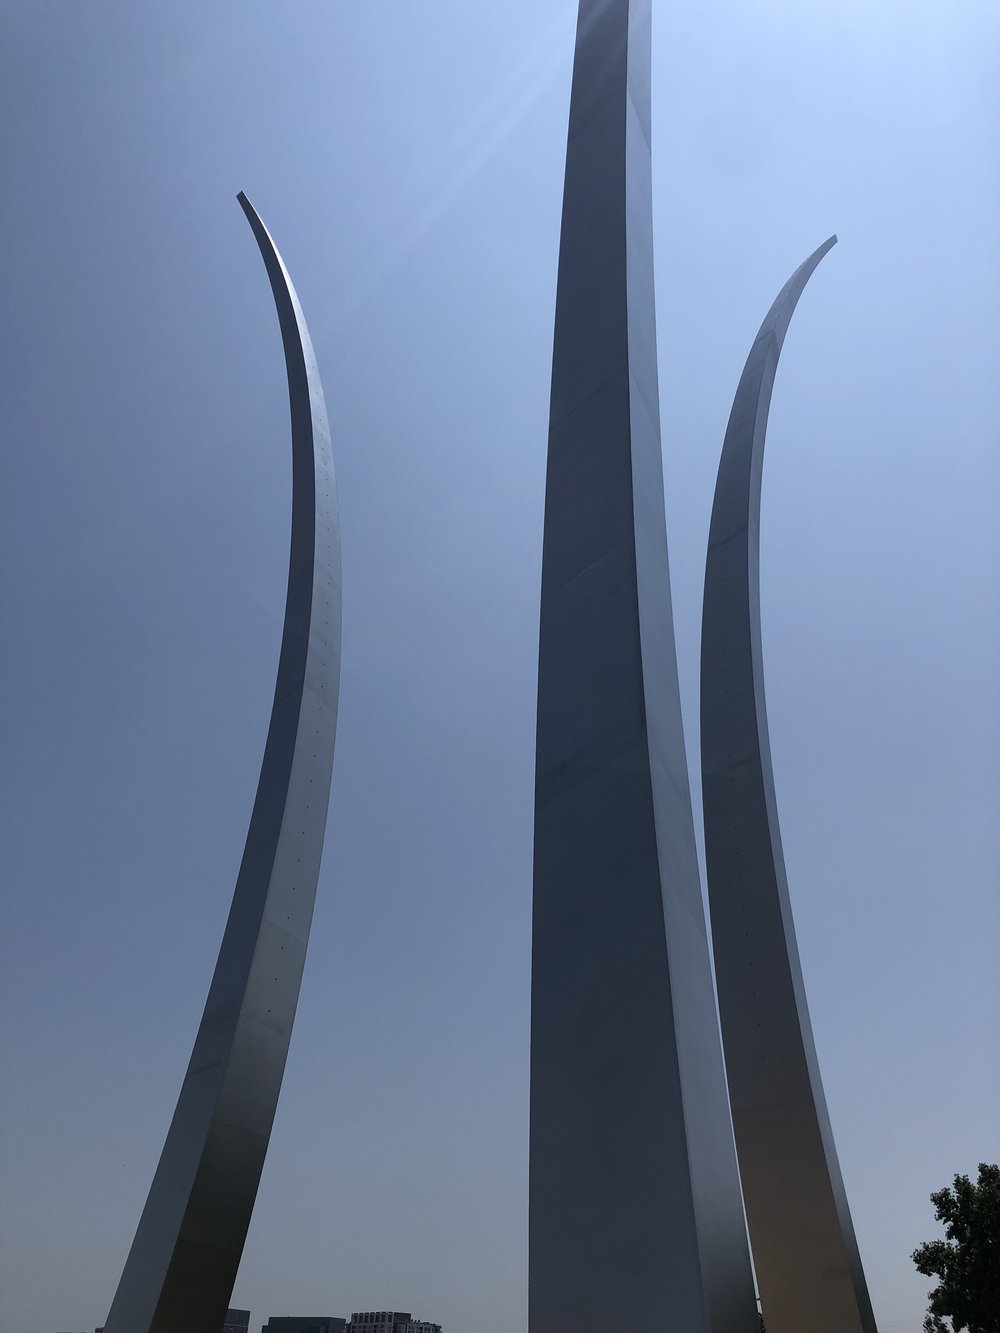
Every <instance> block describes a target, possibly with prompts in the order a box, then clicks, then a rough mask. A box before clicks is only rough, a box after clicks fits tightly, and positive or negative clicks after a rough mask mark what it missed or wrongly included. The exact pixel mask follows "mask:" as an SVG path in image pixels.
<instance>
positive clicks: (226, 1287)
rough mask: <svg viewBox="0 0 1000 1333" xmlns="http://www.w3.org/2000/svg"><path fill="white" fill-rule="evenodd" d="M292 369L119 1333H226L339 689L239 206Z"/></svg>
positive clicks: (312, 543) (312, 435)
mask: <svg viewBox="0 0 1000 1333" xmlns="http://www.w3.org/2000/svg"><path fill="white" fill-rule="evenodd" d="M239 201H240V203H241V205H242V206H243V211H244V212H245V213H246V215H247V218H248V219H249V222H250V226H251V227H252V228H253V232H254V236H255V237H256V239H257V244H258V246H259V247H260V252H261V255H262V256H263V259H264V264H265V267H266V268H267V274H268V277H269V279H270V281H271V290H272V292H273V295H274V301H275V305H276V306H277V311H278V321H279V323H280V326H281V339H282V343H283V345H284V351H285V364H286V368H287V371H288V395H289V402H290V407H291V425H292V536H291V554H290V559H289V568H288V595H287V600H286V604H285V624H284V631H283V633H282V639H281V656H280V659H279V662H278V680H277V684H276V686H275V691H274V706H273V709H272V712H271V723H270V727H269V729H268V733H267V742H266V745H265V749H264V760H263V764H262V766H261V772H260V781H259V783H258V786H257V796H256V800H255V801H254V807H253V814H252V816H251V819H250V829H249V832H248V833H247V841H246V849H245V851H244V853H243V862H242V865H241V866H240V872H239V876H238V878H237V881H236V889H235V891H234V893H233V902H232V907H231V909H230V912H229V921H228V923H227V925H226V931H225V935H224V936H223V940H222V947H221V949H220V950H219V960H218V962H217V963H216V966H215V975H214V976H213V978H212V985H211V989H210V990H209V994H208V1001H207V1003H206V1005H205V1012H204V1016H203V1017H202V1020H201V1026H200V1027H199V1029H198V1035H197V1037H196V1039H195V1044H194V1051H193V1053H192V1055H191V1062H190V1064H189V1065H188V1071H187V1074H186V1075H185V1078H184V1082H183V1084H182V1086H181V1092H180V1097H179V1098H178V1101H177V1108H176V1110H175V1111H174V1117H173V1120H172V1121H171V1124H170V1129H169V1131H168V1133H167V1139H166V1143H165V1144H164V1146H163V1152H162V1154H161V1156H160V1162H159V1166H158V1167H157V1169H156V1174H155V1175H154V1177H153V1183H152V1186H151V1188H150V1191H149V1197H148V1199H147V1200H146V1206H145V1208H144V1209H143V1213H142V1218H141V1219H140V1222H139V1228H138V1230H137V1232H136V1236H135V1240H134V1242H133V1244H132V1249H131V1251H130V1253H129V1256H128V1260H127V1262H126V1264H125V1270H124V1272H123V1273H122V1278H121V1282H120V1283H119V1286H118V1291H117V1294H116V1296H115V1299H114V1303H113V1305H112V1307H111V1313H110V1314H109V1315H108V1319H107V1322H106V1324H105V1326H104V1327H105V1333H219V1330H220V1329H221V1328H222V1324H223V1320H224V1318H225V1313H226V1308H227V1306H228V1304H229V1298H230V1295H231V1293H232V1288H233V1283H234V1282H235V1280H236V1271H237V1269H238V1267H239V1263H240V1257H241V1255H242V1253H243V1244H244V1241H245V1239H246V1234H247V1228H248V1227H249V1225H250V1215H251V1212H252V1211H253V1205H254V1199H255V1198H256V1195H257V1186H258V1184H259V1182H260V1175H261V1170H262V1168H263V1165H264V1155H265V1153H266V1151H267V1144H268V1139H269V1137H270V1134H271V1123H272V1121H273V1119H274V1111H275V1106H276V1105H277V1101H278V1092H279V1090H280V1087H281V1078H282V1074H283V1073H284V1068H285V1057H286V1055H287V1054H288V1042H289V1038H290V1036H291V1030H292V1021H293V1019H294V1017H295V1008H296V1004H297V1003H298V997H299V983H300V981H301V978H302V967H303V963H304V961H305V953H306V943H307V941H308V938H309V926H310V923H311V921H312V912H313V903H314V901H315V897H316V883H317V879H318V876H319V866H320V857H321V855H322V851H323V838H324V834H325V831H326V815H327V806H328V804H329V799H330V776H331V770H332V766H333V748H334V740H335V736H336V730H337V699H338V692H339V687H340V615H341V588H340V522H339V517H338V511H337V489H336V484H335V481H334V475H333V458H332V454H331V451H330V431H329V427H328V425H327V420H326V407H325V405H324V402H323V390H322V388H321V386H320V381H319V373H318V371H317V369H316V359H315V357H314V355H313V350H312V343H311V342H310V340H309V332H308V330H307V328H306V324H305V320H304V318H303V316H302V309H301V307H300V306H299V302H298V298H297V296H296V295H295V290H294V288H293V287H292V283H291V280H290V278H289V276H288V272H287V270H286V268H285V266H284V264H283V262H282V260H281V256H280V255H279V254H278V251H277V250H276V249H275V246H274V242H273V241H272V240H271V237H270V235H269V234H268V232H267V229H266V228H265V226H264V224H263V223H262V222H261V220H260V218H259V217H258V216H257V214H256V212H255V211H254V209H253V207H252V206H251V204H250V201H249V200H248V199H247V198H246V196H245V195H243V194H241V195H240V196H239Z"/></svg>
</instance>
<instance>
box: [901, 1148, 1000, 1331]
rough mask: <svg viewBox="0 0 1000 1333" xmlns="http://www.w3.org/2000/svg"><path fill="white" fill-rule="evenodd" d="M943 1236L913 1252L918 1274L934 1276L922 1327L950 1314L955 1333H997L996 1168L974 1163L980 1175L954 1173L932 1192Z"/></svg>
mask: <svg viewBox="0 0 1000 1333" xmlns="http://www.w3.org/2000/svg"><path fill="white" fill-rule="evenodd" d="M931 1203H933V1205H934V1216H935V1217H936V1218H937V1220H938V1221H939V1222H943V1223H944V1226H945V1237H946V1239H945V1240H931V1241H927V1242H926V1243H925V1244H923V1245H921V1246H919V1247H918V1248H917V1249H915V1250H914V1251H913V1262H914V1264H915V1265H916V1267H917V1272H918V1273H923V1274H924V1276H925V1277H936V1278H938V1279H939V1285H938V1286H937V1287H935V1288H934V1290H933V1291H932V1292H930V1293H929V1304H928V1321H927V1322H925V1325H924V1327H925V1328H928V1327H929V1328H931V1329H938V1328H940V1327H942V1326H941V1324H940V1323H939V1322H938V1321H940V1320H941V1319H942V1318H949V1319H950V1320H951V1323H952V1327H953V1328H954V1330H955V1333H961V1330H963V1329H968V1331H969V1333H1000V1166H997V1165H995V1164H994V1165H992V1166H991V1165H988V1164H987V1163H986V1162H980V1164H979V1179H978V1181H976V1182H975V1183H973V1182H972V1181H971V1180H970V1179H969V1177H968V1176H956V1177H955V1181H954V1184H953V1185H952V1186H951V1187H950V1188H948V1187H947V1186H946V1187H945V1188H944V1189H942V1190H937V1191H936V1192H935V1193H934V1194H932V1195H931Z"/></svg>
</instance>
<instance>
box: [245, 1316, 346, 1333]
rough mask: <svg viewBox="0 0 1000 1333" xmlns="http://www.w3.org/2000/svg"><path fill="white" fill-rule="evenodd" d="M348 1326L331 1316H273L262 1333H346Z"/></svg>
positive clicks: (342, 1320) (341, 1320)
mask: <svg viewBox="0 0 1000 1333" xmlns="http://www.w3.org/2000/svg"><path fill="white" fill-rule="evenodd" d="M346 1324H347V1320H346V1319H334V1318H333V1317H332V1316H331V1315H316V1314H313V1315H272V1316H271V1318H270V1319H269V1320H268V1321H267V1323H266V1324H265V1325H264V1327H263V1328H262V1329H261V1331H260V1333H344V1329H345V1327H346Z"/></svg>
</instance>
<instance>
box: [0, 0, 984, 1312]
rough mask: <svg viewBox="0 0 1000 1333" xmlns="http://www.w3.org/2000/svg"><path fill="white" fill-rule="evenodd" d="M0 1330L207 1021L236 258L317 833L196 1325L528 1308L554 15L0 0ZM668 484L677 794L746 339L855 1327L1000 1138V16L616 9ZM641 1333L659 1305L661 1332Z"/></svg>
mask: <svg viewBox="0 0 1000 1333" xmlns="http://www.w3.org/2000/svg"><path fill="white" fill-rule="evenodd" d="M0 21H2V26H3V61H2V64H3V67H2V70H0V118H2V123H3V125H4V127H5V130H6V135H5V146H4V173H3V177H4V185H5V189H4V206H3V210H2V216H0V225H2V230H3V241H4V254H5V256H6V265H5V268H6V270H7V272H6V279H5V284H4V286H5V305H6V316H7V318H6V320H5V321H4V330H3V338H4V343H3V349H2V352H3V359H2V366H3V372H4V383H5V391H4V395H3V418H4V426H5V430H4V440H5V442H4V448H3V452H2V467H3V472H2V477H0V507H2V512H0V543H2V551H0V623H2V625H3V630H4V636H3V644H4V653H3V659H2V681H3V693H2V702H0V765H2V796H3V799H2V802H0V820H2V824H0V872H2V883H3V885H4V889H5V894H6V899H5V901H6V906H5V911H4V930H3V945H2V949H3V958H2V960H0V962H2V978H3V980H2V991H3V994H2V997H0V999H2V1006H0V1012H2V1040H3V1066H4V1071H3V1085H4V1088H5V1090H6V1091H5V1094H4V1101H5V1106H4V1109H3V1125H4V1129H3V1141H2V1161H0V1167H2V1177H3V1189H2V1200H3V1202H2V1204H0V1251H2V1255H3V1259H2V1264H3V1274H2V1276H3V1288H2V1295H0V1330H2V1331H3V1333H20V1331H21V1330H28V1329H35V1330H45V1331H48V1330H54V1329H85V1328H88V1327H89V1328H93V1327H94V1325H95V1324H98V1323H101V1322H103V1320H104V1317H105V1315H106V1314H107V1310H108V1307H109V1304H110V1301H111V1298H112V1295H113V1293H114V1290H115V1286H116V1284H117V1281H118V1277H119V1275H120V1272H121V1268H122V1264H123V1262H124V1259H125V1256H126V1253H127V1251H128V1247H129V1245H130V1243H131V1240H132V1236H133V1234H134V1230H135V1226H136V1223H137V1221H138V1217H139V1213H140V1211H141V1208H142V1204H143V1202H144V1200H145V1197H146V1192H147V1189H148V1187H149V1183H150V1180H151V1177H152V1172H153V1169H154V1166H155V1164H156V1161H157V1158H158V1155H159V1152H160V1148H161V1146H162V1143H163V1138H164V1134H165V1131H166V1127H167V1124H168V1122H169V1118H170V1115H171V1112H172V1110H173V1105H174V1101H175V1099H176V1096H177V1092H178V1089H179V1087H180V1082H181V1078H182V1075H183V1072H184V1069H185V1066H186V1062H187V1059H188V1055H189V1053H190V1049H191V1043H192V1040H193V1037H194V1033H195V1029H196V1027H197V1023H198V1019H199V1017H200V1014H201V1009H202V1005H203V1003H204V999H205V994H206V990H207V987H208V982H209V979H210V976H211V971H212V967H213V964H214V960H215V955H216V952H217V950H218V946H219V941H220V939H221V935H222V929H223V924H224V922H225V917H226V913H227V911H228V906H229V899H230V895H231V892H232V887H233V883H234V880H235V875H236V870H237V867H238V864H239V860H240V856H241V853H242V849H243V840H244V836H245V833H246V825H247V820H248V817H249V812H250V805H251V801H252V797H253V792H254V788H255V785H256V779H257V772H258V766H259V763H260V757H261V753H262V749H263V742H264V735H265V731H266V727H267V721H268V715H269V709H270V703H271V692H272V689H273V684H274V672H275V667H276V664H277V656H278V646H279V639H280V630H281V618H282V608H283V596H284V583H285V575H286V562H287V547H288V522H289V489H290V449H289V439H288V422H287V411H288V409H287V401H286V394H285V386H284V368H283V363H282V357H281V346H280V340H279V335H278V328H277V321H276V318H275V315H274V311H273V307H272V301H271V295H270V291H269V288H268V283H267V279H266V276H265V273H264V270H263V266H262V265H261V261H260V257H259V254H258V252H257V247H256V245H255V243H254V241H253V237H252V236H251V233H250V231H249V229H248V227H247V225H246V222H245V220H244V218H243V216H242V214H241V212H240V210H239V207H238V205H237V204H236V200H235V195H236V193H237V191H238V190H240V189H245V190H246V191H247V193H248V194H249V196H250V198H251V199H252V200H253V202H254V203H255V205H256V206H257V207H258V209H259V210H260V212H261V214H262V216H263V217H264V219H265V221H266V223H267V225H268V226H269V227H270V229H271V231H272V233H273V235H274V237H275V239H276V241H277V244H278V245H279V247H280V248H281V250H282V252H283V254H284V257H285V260H286V262H287V264H288V266H289V269H290V272H291V274H292V277H293V280H294V282H295V283H296V286H297V288H298V291H299V295H300V297H301V300H302V304H303V307H304V310H305V313H306V318H307V319H308V321H309V325H310V329H311V331H312V336H313V341H314V343H315V345H316V351H317V354H318V357H319V363H320V367H321V370H322V374H323V380H324V385H325V389H326V396H327V403H328V407H329V411H330V420H331V427H332V431H333V440H334V454H335V461H336V467H337V473H338V480H339V485H340V495H341V505H342V518H343V558H344V579H345V590H344V598H345V601H344V677H343V688H342V694H341V713H340V731H339V736H338V742H337V755H336V762H335V765H334V782H333V796H332V805H331V812H330V823H329V828H328V833H327V842H326V855H325V861H324V866H323V874H322V877H321V881H320V889H319V895H318V900H317V909H316V917H315V922H314V926H313V933H312V939H311V945H310V951H309V959H308V963H307V967H306V974H305V979H304V983H303V988H302V996H301V1002H300V1007H299V1015H298V1020H297V1025H296V1030H295V1035H294V1039H293V1041H292V1047H291V1053H290V1057H289V1062H288V1069H287V1074H286V1078H285V1083H284V1089H283V1092H282V1097H281V1101H280V1104H279V1107H278V1114H277V1119H276V1122H275V1126H274V1134H273V1138H272V1141H271V1149H270V1153H269V1156H268V1160H267V1165H266V1167H265V1171H264V1177H263V1181H262V1185H261V1190H260V1194H259V1197H258V1203H257V1209H256V1212H255V1214H254V1220H253V1224H252V1226H251V1231H250V1236H249V1240H248V1243H247V1248H246V1252H245V1256H244V1262H243V1266H242V1269H241V1272H240V1276H239V1279H238V1281H237V1284H236V1290H235V1293H234V1303H235V1304H238V1305H243V1306H250V1307H252V1309H253V1320H254V1323H255V1324H256V1325H257V1326H258V1327H259V1325H260V1323H262V1322H263V1320H264V1319H265V1318H266V1317H267V1316H268V1315H270V1314H294V1313H310V1312H312V1313H316V1312H319V1313H330V1314H341V1315H343V1314H348V1313H349V1312H350V1311H351V1310H352V1309H359V1308H360V1309H370V1308H376V1309H379V1308H394V1307H395V1308H403V1309H408V1310H412V1311H414V1312H415V1313H416V1314H418V1315H420V1316H422V1317H424V1318H428V1319H433V1320H436V1321H439V1322H441V1323H442V1324H443V1325H444V1327H445V1333H523V1330H524V1327H525V1309H526V1216H527V1127H528V1101H527V1074H528V966H529V945H530V891H531V883H530V864H531V821H532V800H533V757H534V756H533V735H534V687H535V670H536V649H537V622H538V594H539V575H540V556H541V523H542V498H543V494H542V492H543V479H544V466H545V441H546V429H547V410H548V381H549V371H550V358H551V337H552V316H553V306H554V299H555V278H556V258H557V248H558V226H559V210H560V201H561V190H562V167H563V155H564V149H565V135H566V123H567V114H568V102H569V79H570V68H571V59H572V44H573V31H574V24H575V0H505V3H503V4H496V3H487V2H486V0H471V3H470V0H421V3H419V4H417V3H413V2H412V0H364V2H363V3H358V2H357V0H354V3H350V4H348V3H344V2H343V0H327V2H326V3H319V2H318V0H309V2H305V0H302V2H297V3H294V4H288V3H286V4H279V3H276V2H274V3H269V4H265V3H261V2H260V0H239V3H237V2H236V0H213V3H211V4H205V3H202V2H201V0H199V2H198V3H194V2H193V0H183V2H181V0H173V3H171V4H168V5H164V4H161V5H148V4H147V5H144V4H136V3H134V0H116V2H114V3H112V2H111V0H104V2H103V3H89V4H86V3H79V2H78V3H72V2H71V0H63V2H62V3H53V2H52V0H6V4H5V5H4V6H3V12H2V19H0ZM653 39H654V54H653V62H654V70H653V119H654V125H653V130H654V140H653V145H654V146H653V173H654V205H655V234H656V245H657V256H656V258H657V277H656V282H657V301H658V322H659V333H660V348H659V353H660V374H661V394H662V406H663V423H664V440H663V446H664V473H665V484H666V503H667V519H668V527H669V538H670V555H671V571H672V580H673V589H674V606H675V612H676V619H677V641H678V652H679V658H680V670H681V680H682V686H683V689H684V691H685V697H684V704H685V715H686V720H687V726H688V739H689V745H690V746H691V747H692V748H691V753H690V761H691V767H692V773H693V775H694V783H693V786H694V790H695V792H696V793H697V792H698V791H699V783H698V780H697V765H698V755H697V749H696V748H695V742H696V739H697V709H698V699H697V675H698V660H697V653H698V635H699V614H700V602H701V582H702V576H703V569H704V554H705V543H706V539H707V531H708V519H709V511H710V506H711V499H712V491H713V487H714V478H715V470H716V466H717V463H718V457H719V450H720V448H721V442H722V435H723V431H724V428H725V423H726V418H727V416H728V413H729V407H730V403H731V400H732V395H733V392H734V391H735V387H736V383H737V380H738V378H739V373H740V370H741V368H742V365H743V361H744V358H745V356H746V353H747V351H748V349H749V346H750V342H751V340H752V338H753V336H754V333H755V332H756V329H757V326H758V324H759V323H760V320H761V319H762V318H763V316H764V314H765V312H766V310H767V308H768V306H769V305H770V303H771V301H772V299H773V298H774V296H775V294H776V292H777V291H778V288H779V287H780V286H781V284H782V283H783V282H784V280H785V279H786V277H787V276H788V275H789V273H790V272H791V271H792V269H794V268H795V266H796V265H797V264H798V263H799V262H800V261H801V260H802V259H803V258H804V257H805V256H806V254H808V253H809V252H810V251H811V250H812V249H813V248H814V247H815V246H816V245H817V244H818V243H819V242H820V241H822V240H823V239H824V238H825V237H826V236H827V235H829V234H830V232H832V231H837V232H838V233H839V236H840V244H839V245H838V246H837V247H836V249H835V250H834V251H833V253H832V254H831V255H830V256H829V258H827V259H826V260H825V261H824V263H823V265H822V266H821V268H820V270H819V271H818V272H817V274H816V276H815V277H814V279H813V280H812V282H811V283H810V285H809V288H808V290H807V291H806V293H805V295H804V297H803V299H802V302H801V305H800V307H799V310H798V312H797V314H796V315H795V318H794V321H793V324H792V327H791V330H790V332H789V336H788V340H787V342H786V345H785V351H784V354H783V357H782V362H781V366H780V369H779V372H778V380H777V385H776V389H775V397H774V404H773V409H772V413H771V428H770V433H769V440H768V452H767V460H766V465H765V474H764V500H763V510H764V512H763V535H762V543H763V557H762V559H763V565H762V578H761V582H762V599H763V619H764V626H763V628H764V655H765V664H766V671H767V691H768V713H769V717H770V722H771V733H772V748H773V754H774V765H775V778H776V783H777V791H778V802H779V808H780V813H781V819H782V833H783V837H784V844H785V851H786V859H787V865H788V873H789V881H790V887H791V893H792V901H793V907H794V912H795V919H796V926H797V930H798V938H799V945H800V950H801V955H802V963H803V969H804V973H805V981H806V987H807V991H808V996H809V1002H810V1007H811V1012H812V1018H813V1026H814V1029H815V1035H816V1044H817V1047H818V1052H819V1058H820V1064H821V1067H822V1071H823V1078H824V1082H825V1086H826V1092H827V1098H828V1101H829V1106H830V1112H831V1118H832V1122H833V1127H834V1133H835V1135H836V1138H837V1143H838V1145H839V1151H840V1160H841V1164H842V1167H843V1171H844V1176H845V1180H846V1184H847V1190H848V1194H849V1197H850V1200H851V1205H852V1209H853V1215H854V1220H855V1224H856V1228H857V1233H858V1239H859V1243H860V1247H861V1252H862V1255H863V1258H864V1262H865V1265H866V1268H867V1273H868V1279H869V1283H870V1286H871V1291H872V1296H873V1300H874V1304H875V1310H876V1315H877V1317H878V1320H879V1326H880V1329H881V1330H882V1333H904V1330H905V1331H906V1333H910V1331H911V1330H912V1331H913V1333H917V1330H919V1327H920V1320H921V1317H922V1313H923V1309H924V1306H925V1292H926V1291H927V1288H928V1286H929V1285H931V1283H930V1281H929V1280H928V1279H925V1278H921V1277H919V1276H918V1275H917V1274H916V1273H915V1271H914V1270H913V1267H912V1264H911V1262H910V1259H909V1253H910V1251H911V1250H912V1249H913V1247H914V1246H915V1245H916V1244H917V1243H919V1242H920V1241H921V1240H924V1239H927V1238H929V1237H930V1236H931V1235H934V1234H936V1227H935V1224H934V1222H933V1218H932V1210H931V1206H930V1204H929V1202H928V1199H927V1196H928V1194H929V1192H930V1191H931V1190H932V1189H936V1188H939V1187H940V1186H941V1185H943V1184H945V1183H947V1182H948V1181H949V1180H950V1177H951V1176H952V1174H953V1173H955V1172H956V1171H973V1172H974V1171H975V1167H976V1163H977V1162H978V1161H979V1160H980V1159H988V1160H994V1161H995V1160H997V1157H998V1154H1000V1143H998V1139H1000V1134H998V1129H1000V1068H998V1055H997V1030H998V1022H1000V981H998V971H1000V969H998V968H997V964H996V959H997V953H998V938H1000V911H998V895H997V879H998V867H1000V821H998V818H997V812H998V806H1000V691H998V685H997V675H998V665H1000V593H998V578H997V576H998V573H1000V523H998V512H1000V449H998V443H1000V429H998V428H1000V392H998V387H997V367H998V365H1000V320H998V312H1000V257H998V256H1000V252H998V238H1000V173H998V170H997V158H998V150H1000V115H998V108H1000V98H998V94H997V88H998V87H1000V9H998V7H997V5H996V2H995V0H962V2H956V0H905V2H904V0H882V2H879V0H813V2H812V3H809V4H804V3H801V2H799V0H768V2H767V3H763V2H761V3H749V4H748V3H746V2H745V0H742V2H740V3H737V0H698V3H695V0H673V2H671V3H668V2H667V0H661V2H660V3H657V5H656V6H655V11H654V31H653ZM679 1333H682V1331H679Z"/></svg>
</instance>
